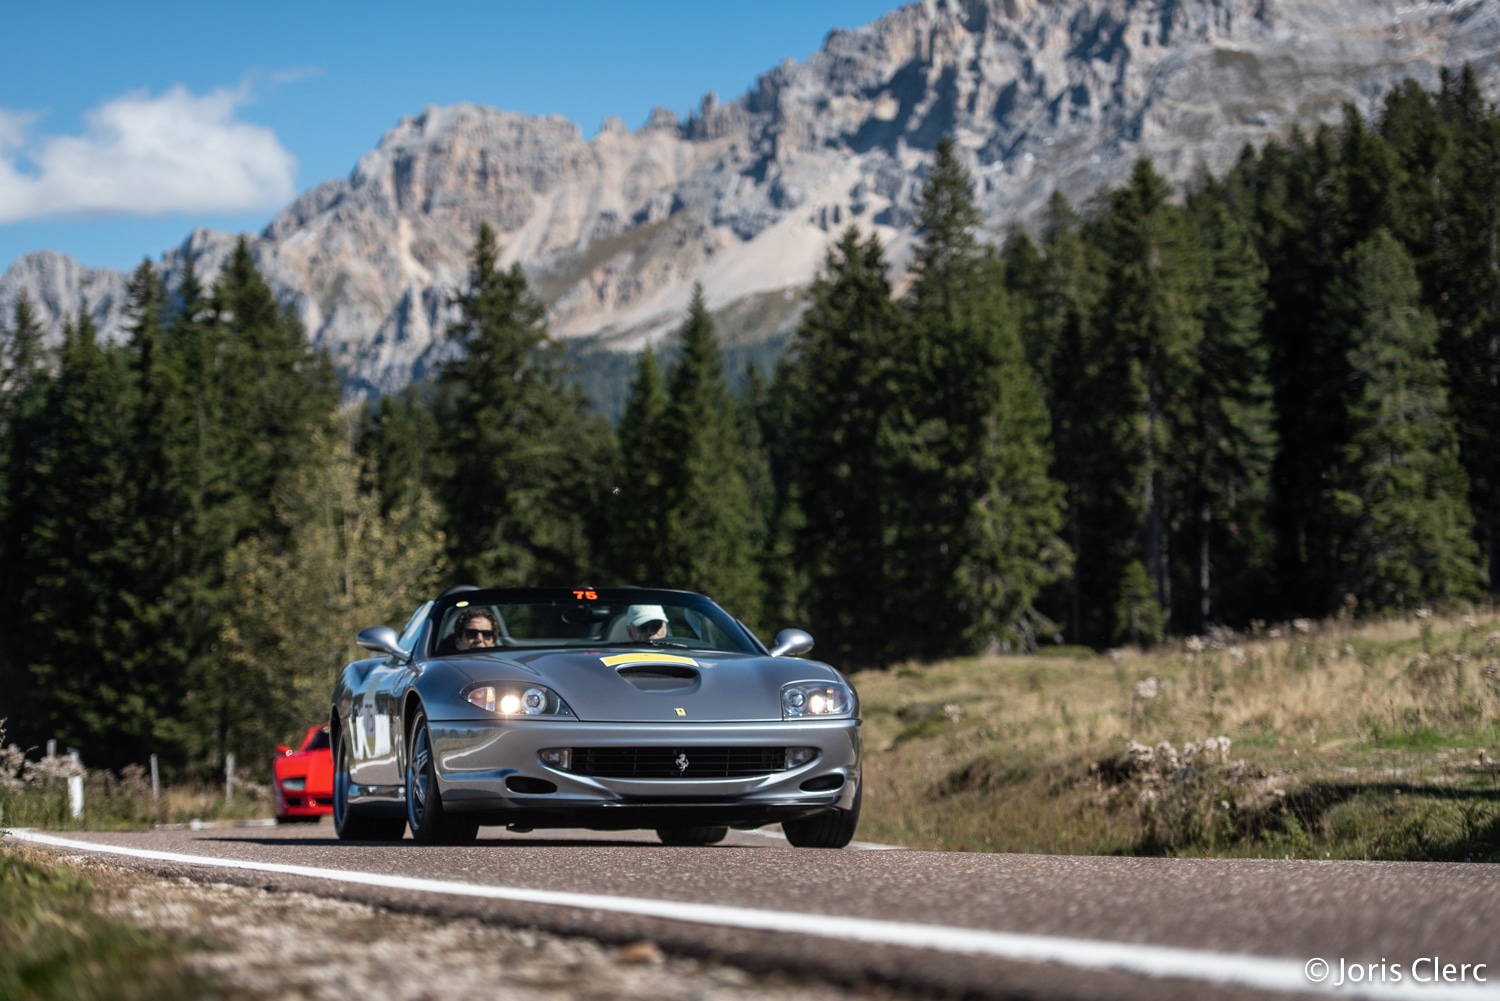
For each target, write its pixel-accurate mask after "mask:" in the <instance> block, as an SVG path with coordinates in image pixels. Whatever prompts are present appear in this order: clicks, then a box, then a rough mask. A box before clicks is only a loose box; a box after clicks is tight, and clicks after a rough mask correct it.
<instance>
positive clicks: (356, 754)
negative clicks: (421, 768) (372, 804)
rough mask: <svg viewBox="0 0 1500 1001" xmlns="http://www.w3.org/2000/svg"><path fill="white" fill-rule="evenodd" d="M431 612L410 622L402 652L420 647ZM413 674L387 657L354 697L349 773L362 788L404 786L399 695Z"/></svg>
mask: <svg viewBox="0 0 1500 1001" xmlns="http://www.w3.org/2000/svg"><path fill="white" fill-rule="evenodd" d="M431 608H432V602H430V601H429V602H428V603H426V604H425V605H423V606H422V607H421V608H419V609H417V610H416V612H414V613H413V614H412V616H411V618H410V619H408V620H407V623H406V627H405V628H404V629H403V630H402V633H401V638H400V640H399V643H400V645H401V647H402V649H404V650H413V648H414V647H415V646H416V645H417V641H418V639H419V638H420V636H421V635H422V627H423V625H424V624H425V622H426V619H427V613H428V611H429V610H431ZM418 652H419V651H418ZM411 673H412V667H411V664H410V662H409V661H402V660H400V659H398V658H396V657H388V658H386V659H385V660H383V661H381V662H380V663H378V664H376V665H375V666H374V667H373V668H372V669H371V670H370V672H369V673H368V674H367V675H365V678H364V682H363V684H361V685H360V687H359V689H358V691H356V692H355V693H354V698H353V700H352V706H351V715H352V719H351V721H350V723H351V725H350V730H351V737H352V739H353V741H354V747H353V749H352V750H353V754H352V755H351V757H352V758H353V759H354V760H353V763H352V764H351V768H350V772H351V778H352V779H353V781H355V782H356V783H358V784H359V785H362V786H381V787H386V788H394V787H398V786H400V785H401V782H402V775H401V744H402V733H401V709H400V705H399V703H398V698H397V693H398V692H404V691H405V690H406V686H407V684H408V683H409V681H410V675H411Z"/></svg>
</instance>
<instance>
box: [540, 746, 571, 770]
mask: <svg viewBox="0 0 1500 1001" xmlns="http://www.w3.org/2000/svg"><path fill="white" fill-rule="evenodd" d="M536 756H537V760H539V761H540V762H541V763H542V764H544V765H546V766H547V767H548V768H558V769H561V770H562V771H567V770H568V769H569V768H571V767H573V749H572V748H571V747H548V748H544V749H543V750H541V751H538V752H537V755H536Z"/></svg>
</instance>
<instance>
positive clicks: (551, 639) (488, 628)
mask: <svg viewBox="0 0 1500 1001" xmlns="http://www.w3.org/2000/svg"><path fill="white" fill-rule="evenodd" d="M454 598H455V600H454V601H453V602H452V603H451V604H447V605H446V606H444V605H443V604H442V603H440V604H439V606H438V607H437V608H435V609H434V611H433V614H434V617H435V618H438V619H439V622H438V628H437V633H436V635H437V637H438V639H437V646H436V652H437V653H438V654H439V655H443V654H450V653H471V652H473V651H475V650H483V649H490V648H505V647H556V646H567V647H594V648H598V647H616V646H618V647H638V648H640V647H645V648H651V647H659V648H667V649H672V648H681V649H686V650H715V651H723V652H732V653H758V652H759V651H758V650H757V649H756V646H755V642H754V640H752V639H751V638H750V636H749V635H748V634H747V633H746V631H745V630H744V628H743V627H741V626H740V625H739V623H737V622H735V620H734V619H733V618H732V617H731V616H730V615H729V614H728V613H727V612H725V611H724V610H723V609H722V608H720V607H719V606H718V605H716V604H714V603H713V602H712V601H711V600H709V599H708V598H705V597H704V596H702V595H698V594H690V593H687V592H683V591H655V590H645V589H639V588H607V589H592V588H580V589H576V590H575V589H562V588H557V589H553V588H545V589H543V588H537V589H528V590H504V591H502V590H495V591H474V592H469V593H467V594H462V595H456V596H454Z"/></svg>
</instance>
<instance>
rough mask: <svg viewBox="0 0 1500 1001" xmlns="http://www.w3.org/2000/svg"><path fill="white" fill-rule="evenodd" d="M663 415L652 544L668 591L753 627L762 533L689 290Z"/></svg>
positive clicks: (699, 308)
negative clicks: (659, 516) (659, 522)
mask: <svg viewBox="0 0 1500 1001" xmlns="http://www.w3.org/2000/svg"><path fill="white" fill-rule="evenodd" d="M678 343H679V353H678V357H677V361H676V363H675V364H674V365H673V366H672V370H671V372H670V374H669V375H668V378H667V406H666V409H665V410H664V411H663V412H662V415H661V428H662V442H663V445H664V447H665V449H667V451H666V452H665V453H664V454H663V455H662V456H660V457H659V458H658V459H657V461H659V462H660V463H661V464H662V467H663V468H662V470H661V476H662V496H663V500H664V505H665V519H664V524H663V526H662V535H661V537H660V538H659V539H658V540H657V544H658V546H659V547H660V550H661V558H662V567H663V572H664V573H666V574H668V575H669V580H670V586H673V587H680V588H684V589H687V590H694V591H703V592H706V593H708V594H711V595H712V596H713V597H714V598H715V600H717V601H718V602H719V603H720V604H721V605H723V606H724V607H725V608H726V609H728V610H729V611H730V613H732V614H733V615H734V616H736V617H737V618H739V619H742V620H744V621H746V622H749V623H752V624H754V623H756V622H757V621H758V619H759V616H760V609H761V591H760V580H759V574H758V567H757V564H756V555H757V553H758V552H759V546H760V543H761V541H762V540H761V538H760V535H761V532H760V529H761V525H760V524H759V522H758V519H757V517H756V513H755V511H754V509H753V508H752V505H751V500H750V491H749V487H748V485H747V483H746V478H745V471H746V465H747V462H748V461H749V460H748V458H747V456H746V453H745V442H744V440H743V422H742V420H741V418H740V417H739V415H738V414H736V413H735V412H734V408H735V407H736V406H737V403H736V401H734V400H733V399H732V398H731V397H730V395H729V388H728V386H727V385H726V384H725V380H724V356H723V352H722V350H721V349H720V347H719V342H718V338H717V337H716V336H715V334H714V329H713V320H712V318H711V317H710V316H709V314H708V306H707V304H706V303H705V302H704V299H703V289H702V288H701V287H695V288H694V290H693V298H692V301H691V302H690V303H689V305H688V315H687V319H686V320H685V321H684V323H683V325H682V327H681V329H680V330H679V332H678Z"/></svg>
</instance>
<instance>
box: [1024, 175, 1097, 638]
mask: <svg viewBox="0 0 1500 1001" xmlns="http://www.w3.org/2000/svg"><path fill="white" fill-rule="evenodd" d="M1028 242H1029V241H1028ZM1098 242H1099V241H1098V240H1097V239H1094V240H1090V239H1087V238H1086V237H1085V232H1084V226H1083V221H1082V220H1081V219H1080V218H1079V216H1078V214H1077V212H1075V211H1074V209H1073V207H1072V206H1071V205H1070V204H1069V203H1068V200H1067V198H1065V197H1064V196H1063V195H1062V194H1061V193H1054V194H1053V196H1052V198H1051V199H1050V200H1049V202H1048V204H1047V211H1046V213H1045V215H1044V217H1043V224H1042V234H1041V260H1040V262H1039V263H1038V262H1036V261H1033V260H1031V254H1032V251H1026V250H1019V251H1018V250H1013V249H1011V248H1010V247H1009V245H1008V246H1007V253H1006V285H1007V287H1008V288H1010V290H1011V293H1012V296H1013V297H1015V299H1016V300H1017V301H1018V302H1019V303H1020V306H1019V313H1020V315H1021V317H1022V333H1023V340H1024V342H1025V343H1026V344H1027V354H1028V357H1030V358H1031V360H1032V364H1033V367H1034V368H1036V370H1037V375H1038V378H1039V379H1040V380H1041V386H1042V393H1043V396H1044V398H1045V400H1046V402H1047V409H1048V412H1049V413H1050V415H1051V418H1052V443H1053V464H1052V469H1051V474H1052V477H1053V479H1054V480H1056V481H1057V482H1058V483H1059V484H1060V485H1061V486H1062V487H1063V490H1064V492H1065V493H1064V496H1065V498H1066V513H1065V525H1064V529H1063V537H1064V539H1065V540H1066V542H1067V544H1068V546H1069V548H1070V549H1071V551H1072V553H1073V557H1074V560H1075V563H1074V572H1073V573H1071V574H1069V575H1068V577H1067V579H1066V580H1065V581H1063V582H1061V584H1059V585H1054V588H1053V594H1052V595H1051V596H1050V600H1049V604H1051V605H1053V606H1055V607H1057V608H1059V609H1060V611H1061V614H1059V615H1058V618H1060V619H1062V620H1064V621H1065V622H1066V623H1067V630H1066V631H1067V635H1068V636H1069V638H1070V639H1071V640H1072V641H1073V642H1074V643H1083V642H1085V640H1086V639H1088V638H1095V639H1097V641H1098V642H1101V643H1102V642H1107V641H1108V639H1109V629H1110V625H1109V622H1110V615H1111V614H1112V610H1111V609H1110V608H1109V607H1108V606H1101V605H1100V595H1103V594H1106V593H1107V589H1105V588H1103V587H1101V586H1100V582H1101V581H1103V580H1105V579H1108V578H1109V577H1110V576H1111V572H1112V571H1111V569H1110V568H1111V566H1112V564H1111V563H1110V560H1111V558H1112V553H1113V552H1114V550H1115V549H1116V548H1117V543H1116V539H1115V526H1113V525H1103V526H1096V525H1094V524H1092V523H1091V522H1090V520H1089V518H1088V512H1089V511H1090V510H1093V509H1094V508H1096V507H1098V506H1099V505H1098V501H1097V500H1096V499H1095V498H1094V496H1093V494H1094V493H1095V492H1097V489H1098V487H1099V486H1100V485H1101V484H1103V483H1105V482H1106V481H1105V480H1104V478H1103V477H1099V476H1095V475H1093V473H1092V471H1091V470H1092V467H1093V465H1094V464H1095V463H1096V462H1097V461H1098V460H1099V459H1100V458H1102V457H1101V456H1100V454H1099V449H1098V448H1097V442H1098V432H1099V428H1100V427H1101V426H1102V424H1103V423H1104V417H1103V415H1102V414H1101V412H1100V411H1099V403H1100V402H1101V400H1107V399H1108V396H1109V394H1108V393H1103V394H1100V393H1097V392H1096V391H1095V388H1094V384H1093V382H1092V380H1093V379H1095V378H1096V372H1095V369H1096V367H1097V361H1098V354H1099V353H1098V352H1097V351H1095V350H1094V346H1093V339H1094V337H1095V334H1094V332H1093V328H1092V323H1093V318H1094V317H1095V316H1096V315H1097V312H1098V310H1097V308H1096V301H1097V299H1098V296H1099V294H1100V288H1099V272H1100V266H1099V262H1098V260H1097V258H1098V257H1099V254H1098V253H1097V250H1096V245H1097V244H1098ZM1106 388H1107V387H1106ZM1098 528H1103V529H1104V531H1102V532H1100V531H1097V530H1096V529H1098Z"/></svg>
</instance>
